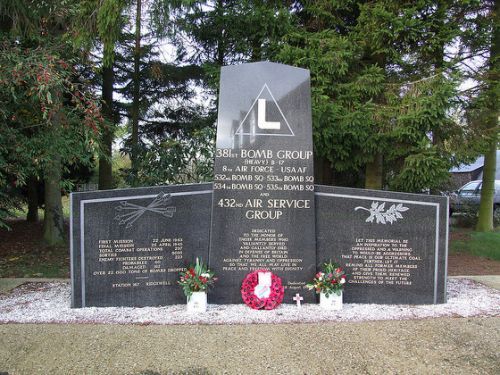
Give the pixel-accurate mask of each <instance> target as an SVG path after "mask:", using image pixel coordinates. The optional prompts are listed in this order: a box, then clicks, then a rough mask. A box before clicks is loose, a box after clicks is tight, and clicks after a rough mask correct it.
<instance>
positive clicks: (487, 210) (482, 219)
mask: <svg viewBox="0 0 500 375" xmlns="http://www.w3.org/2000/svg"><path fill="white" fill-rule="evenodd" d="M496 154H497V144H496V142H491V144H490V147H489V150H488V152H487V153H486V154H485V155H484V168H483V184H482V188H481V203H480V204H479V218H478V221H477V226H476V230H477V231H478V232H487V231H492V230H493V198H494V195H495V172H496Z"/></svg>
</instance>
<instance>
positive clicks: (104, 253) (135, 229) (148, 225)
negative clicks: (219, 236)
mask: <svg viewBox="0 0 500 375" xmlns="http://www.w3.org/2000/svg"><path fill="white" fill-rule="evenodd" d="M211 203H212V184H198V185H177V186H158V187H150V188H137V189H123V190H107V191H97V192H88V193H73V194H72V195H71V206H72V208H71V227H70V231H71V280H72V303H71V305H72V307H89V306H138V307H140V306H158V305H168V304H178V303H185V297H184V295H183V293H182V290H181V289H180V288H179V286H178V285H177V280H178V275H179V271H180V270H182V269H183V267H185V266H186V264H187V263H189V262H193V260H194V259H195V258H196V257H199V258H201V259H203V260H205V261H206V260H207V259H208V244H209V233H210V208H211Z"/></svg>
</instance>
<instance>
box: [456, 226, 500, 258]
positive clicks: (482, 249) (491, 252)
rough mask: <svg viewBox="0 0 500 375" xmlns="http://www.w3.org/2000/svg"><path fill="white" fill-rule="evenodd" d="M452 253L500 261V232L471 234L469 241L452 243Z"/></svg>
mask: <svg viewBox="0 0 500 375" xmlns="http://www.w3.org/2000/svg"><path fill="white" fill-rule="evenodd" d="M450 251H451V252H452V253H464V252H465V253H469V254H472V255H475V256H479V257H483V258H489V259H493V260H499V261H500V231H498V230H497V231H495V232H470V237H469V238H468V239H467V240H457V241H452V242H451V243H450Z"/></svg>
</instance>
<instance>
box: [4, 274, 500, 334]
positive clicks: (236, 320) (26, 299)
mask: <svg viewBox="0 0 500 375" xmlns="http://www.w3.org/2000/svg"><path fill="white" fill-rule="evenodd" d="M69 301H70V287H69V285H68V284H66V283H29V284H25V285H23V286H21V287H19V288H17V289H15V290H14V291H13V292H12V293H10V294H6V295H1V296H0V323H103V324H110V323H114V324H130V323H132V324H142V325H148V324H253V323H267V324H276V323H317V322H321V321H323V322H332V321H333V322H340V321H351V322H354V321H370V320H406V319H422V318H435V317H487V316H497V317H498V316H500V291H498V290H495V289H491V288H488V287H486V286H484V285H482V284H480V283H476V282H474V281H472V280H467V279H450V280H449V283H448V302H447V303H446V304H439V305H417V306H412V305H375V304H344V307H343V309H342V310H341V311H326V310H323V309H321V308H320V307H319V305H317V304H305V305H304V306H303V307H302V308H297V306H295V305H290V304H288V305H281V306H279V307H278V308H277V309H275V310H272V311H255V310H252V309H250V308H249V307H247V306H245V305H244V304H237V305H209V308H208V311H207V312H206V313H203V314H189V313H187V312H186V306H185V304H182V305H173V306H165V307H143V308H130V307H128V308H126V307H108V308H92V307H90V308H84V309H71V308H70V306H69Z"/></svg>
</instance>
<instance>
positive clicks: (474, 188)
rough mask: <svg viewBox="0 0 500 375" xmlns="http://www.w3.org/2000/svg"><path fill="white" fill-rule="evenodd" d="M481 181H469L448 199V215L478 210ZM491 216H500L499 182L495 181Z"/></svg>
mask: <svg viewBox="0 0 500 375" xmlns="http://www.w3.org/2000/svg"><path fill="white" fill-rule="evenodd" d="M481 185H482V181H481V180H476V181H471V182H469V183H467V184H465V185H464V186H462V187H461V188H460V189H458V190H457V191H456V192H455V194H453V195H452V196H451V197H450V198H451V199H450V215H451V214H453V213H455V212H470V211H478V210H479V202H480V200H481ZM493 215H494V216H499V215H500V180H495V196H494V197H493Z"/></svg>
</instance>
